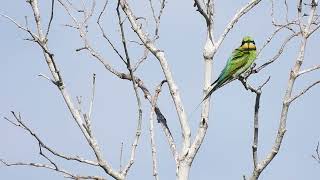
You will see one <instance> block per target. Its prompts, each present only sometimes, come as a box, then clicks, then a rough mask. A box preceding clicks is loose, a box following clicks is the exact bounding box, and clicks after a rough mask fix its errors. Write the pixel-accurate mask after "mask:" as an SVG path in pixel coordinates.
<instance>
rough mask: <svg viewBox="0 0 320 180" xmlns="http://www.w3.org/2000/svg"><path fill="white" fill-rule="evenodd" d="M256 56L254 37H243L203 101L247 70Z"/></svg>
mask: <svg viewBox="0 0 320 180" xmlns="http://www.w3.org/2000/svg"><path fill="white" fill-rule="evenodd" d="M256 57H257V51H256V45H255V42H254V40H253V38H252V37H250V36H245V37H244V38H243V39H242V43H241V45H240V47H238V48H237V49H235V50H233V52H232V54H231V57H230V58H229V59H228V61H227V64H226V66H225V67H224V68H223V70H222V71H221V73H220V75H219V77H218V78H217V80H215V81H214V82H213V83H212V84H211V85H210V87H209V88H210V91H209V93H208V94H207V95H206V96H205V97H204V98H203V100H202V102H203V101H204V100H206V99H207V98H208V97H210V96H211V94H212V93H213V92H214V91H215V90H217V89H218V88H220V87H221V86H223V85H225V84H226V83H229V82H230V81H232V80H234V79H236V78H238V77H239V76H240V75H241V74H242V73H244V72H246V71H247V70H248V68H249V67H250V66H251V65H252V63H253V61H254V60H255V59H256Z"/></svg>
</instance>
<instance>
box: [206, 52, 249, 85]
mask: <svg viewBox="0 0 320 180" xmlns="http://www.w3.org/2000/svg"><path fill="white" fill-rule="evenodd" d="M247 57H248V53H246V52H243V51H241V50H239V49H235V50H234V51H233V52H232V55H231V57H230V58H229V59H228V61H227V64H226V66H225V67H224V69H223V70H222V71H221V73H220V75H219V77H218V78H217V80H215V81H214V82H213V83H212V85H214V84H215V83H217V85H218V86H220V85H222V84H223V83H224V82H226V81H227V80H229V79H230V78H231V77H232V75H233V74H234V73H235V72H237V70H239V69H240V68H241V67H243V66H244V65H245V64H246V63H247V59H248V58H247Z"/></svg>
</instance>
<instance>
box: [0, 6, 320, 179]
mask: <svg viewBox="0 0 320 180" xmlns="http://www.w3.org/2000/svg"><path fill="white" fill-rule="evenodd" d="M155 2H158V1H155ZM39 3H40V10H41V13H42V21H43V23H45V24H47V22H48V17H49V14H50V11H49V10H50V4H49V3H48V2H44V1H43V2H42V1H41V2H39ZM74 3H75V4H79V2H77V1H74ZM129 3H130V5H132V8H133V10H134V12H135V13H136V16H145V17H150V16H151V11H150V9H149V6H148V1H146V0H145V1H136V2H134V1H130V2H129ZM246 3H247V1H244V0H241V1H240V0H239V1H232V2H231V1H230V2H229V1H217V2H216V8H215V10H216V17H215V23H214V27H215V28H214V35H215V37H219V36H220V35H221V33H222V32H223V30H224V28H225V26H226V25H227V24H228V22H229V21H230V19H232V17H233V16H234V14H235V12H237V10H238V9H240V8H241V7H242V6H243V5H245V4H246ZM290 3H292V2H290ZM102 4H103V2H102V1H98V2H97V6H96V13H95V14H94V16H93V17H92V19H91V20H90V23H89V29H88V31H89V37H90V41H91V43H92V44H93V46H94V47H95V48H96V49H98V51H99V52H100V53H101V54H103V56H104V57H106V59H108V61H109V62H110V63H111V64H112V65H113V67H115V68H116V69H118V70H119V71H124V72H127V71H126V67H125V65H124V64H123V63H122V61H121V60H120V59H119V58H118V57H117V56H116V54H115V53H114V52H113V50H112V49H111V48H110V46H109V45H108V44H107V42H106V41H105V40H104V39H103V38H102V36H101V33H100V32H99V29H98V26H97V24H96V23H95V22H96V19H97V17H98V15H99V12H100V11H101V9H102ZM281 4H283V1H278V3H277V6H276V9H275V10H276V11H275V17H277V18H278V21H279V22H284V20H285V16H284V12H285V7H284V6H283V5H281ZM295 7H296V5H295V4H294V3H293V4H289V8H290V13H289V18H294V17H295V16H296V15H295V14H296V10H295V9H294V8H295ZM55 8H56V12H55V16H54V19H53V22H52V29H51V31H50V34H49V48H50V49H51V50H52V52H53V53H54V54H55V58H56V63H57V65H58V66H59V68H60V71H61V74H62V75H63V77H64V80H65V83H66V87H67V89H68V90H69V92H70V94H71V96H72V99H73V101H74V102H76V97H77V96H81V97H82V105H81V107H82V110H83V111H84V112H87V111H88V107H89V101H90V95H91V87H92V74H93V73H95V74H96V77H97V79H96V96H95V102H94V106H93V113H92V127H93V130H94V134H95V136H96V138H97V140H98V143H99V145H100V146H101V149H102V151H103V155H104V157H105V159H106V160H107V161H108V162H109V163H110V164H111V165H112V167H114V168H115V169H119V167H120V164H121V165H122V166H124V165H125V164H126V163H127V161H128V158H129V156H130V148H131V144H132V142H133V138H134V134H135V128H136V122H137V107H136V101H135V96H134V91H133V89H132V83H131V82H129V81H125V80H120V79H118V78H117V77H115V76H114V75H112V74H111V73H110V72H108V71H107V70H106V69H105V68H104V67H103V66H102V65H101V64H100V63H99V62H98V61H96V60H95V59H94V58H92V57H91V56H90V55H89V54H88V53H87V52H85V51H83V52H76V51H75V50H76V49H77V48H81V47H83V44H82V42H81V39H80V37H79V34H78V32H77V31H75V30H74V29H72V28H68V27H66V26H65V24H68V23H71V20H70V18H69V17H68V15H67V14H66V12H65V11H64V10H63V9H62V7H61V6H60V5H59V4H58V3H56V6H55ZM0 12H1V13H4V14H6V15H9V16H10V17H12V18H14V19H16V20H17V21H18V22H20V23H21V24H24V22H25V18H24V17H25V16H27V17H28V24H29V26H30V28H31V29H33V30H34V23H33V19H32V11H31V9H30V7H29V6H28V4H27V3H25V2H24V1H23V2H22V1H16V0H13V1H4V2H2V6H1V7H0ZM318 12H319V10H318ZM115 15H116V14H115V4H114V3H110V5H109V6H108V7H107V13H106V14H105V15H104V21H103V26H104V28H105V30H106V32H107V34H108V35H109V37H110V39H111V40H112V41H113V42H114V43H115V45H116V46H117V47H119V48H121V41H120V39H119V28H118V27H117V24H116V23H117V20H116V16H115ZM0 27H1V31H0V32H1V33H0V39H1V41H0V51H1V60H0V81H1V82H2V86H1V90H0V117H1V120H0V142H1V145H0V158H2V159H6V160H7V161H9V162H40V163H48V162H47V161H46V160H45V159H44V158H43V157H41V156H40V155H39V151H38V145H37V142H36V141H35V140H34V139H33V138H32V137H31V136H30V135H29V134H28V133H26V132H24V131H23V130H22V129H19V128H17V127H14V126H13V125H12V124H10V123H8V122H7V121H6V120H4V119H3V118H2V117H8V118H11V119H12V118H13V117H12V116H11V114H10V111H15V112H20V113H21V116H22V118H23V121H24V122H25V123H26V124H28V126H29V127H30V128H32V129H33V130H34V131H35V132H36V133H37V134H38V135H39V136H40V137H41V138H42V140H43V141H44V142H45V143H46V144H47V145H49V146H51V147H54V149H56V150H57V151H59V152H63V153H64V154H68V155H79V156H82V157H85V158H87V159H94V155H93V152H92V151H91V149H90V148H89V147H88V145H87V143H86V141H85V139H84V137H83V135H82V134H81V132H80V130H79V129H78V126H77V125H76V123H75V122H74V120H73V119H72V117H71V115H70V113H69V111H68V109H67V107H66V105H65V104H64V101H63V98H62V96H61V95H60V93H59V91H58V90H57V88H56V87H55V86H54V85H52V83H50V82H49V81H47V80H46V79H44V78H41V77H39V76H38V75H39V74H44V75H47V76H50V72H49V70H48V68H47V65H46V63H45V60H44V58H43V55H42V52H41V50H40V49H39V47H38V46H37V45H36V44H35V43H32V42H30V41H25V40H23V39H24V38H27V37H28V35H27V34H26V33H25V32H23V31H21V30H19V29H17V28H16V27H15V26H14V25H13V24H12V23H10V22H8V21H7V20H6V19H4V18H0ZM125 28H126V32H127V33H128V39H130V40H136V41H137V40H138V39H137V36H136V35H135V34H134V32H132V30H130V26H129V25H128V23H126V24H125ZM144 28H147V29H148V32H149V34H152V33H153V30H154V23H153V22H152V21H151V20H150V19H149V21H148V22H147V23H145V24H144ZM205 28H206V26H205V23H204V20H203V18H202V17H201V16H200V15H199V13H198V12H196V9H195V8H194V7H193V1H168V2H167V4H166V8H165V10H164V13H163V16H162V19H161V25H160V39H159V40H158V41H157V46H158V47H159V48H160V49H161V50H163V51H164V52H165V53H166V57H167V59H168V63H169V65H170V68H171V70H172V73H173V76H174V79H175V81H176V83H177V85H178V87H179V90H180V93H181V97H182V101H183V103H184V105H185V109H186V111H187V112H191V111H192V110H193V109H194V108H195V106H196V105H197V104H198V103H199V102H200V101H201V97H202V84H203V59H202V49H203V45H204V42H205V37H206V34H205ZM273 31H274V27H273V26H272V24H271V18H270V2H269V1H262V2H261V3H260V4H259V5H258V6H256V7H255V8H254V9H253V10H252V11H250V12H249V13H248V14H246V15H245V16H244V17H243V18H242V19H241V20H240V21H239V22H238V23H237V24H236V26H235V27H234V28H233V29H232V30H231V31H230V33H229V34H228V36H227V37H226V39H225V41H224V42H223V43H222V44H221V47H220V48H219V50H218V52H217V54H216V55H215V57H214V67H213V68H214V72H213V75H212V76H213V79H215V77H217V76H218V74H219V73H220V71H221V69H222V68H223V66H224V65H225V62H226V60H227V58H228V57H229V55H230V53H231V52H232V49H234V48H236V47H237V46H239V44H240V43H241V39H242V37H243V36H245V35H250V36H252V37H254V39H255V42H256V45H257V47H258V49H259V47H261V46H262V44H263V43H264V42H265V40H266V39H267V38H268V36H270V35H271V33H272V32H273ZM287 36H288V31H284V32H282V33H280V34H279V35H277V36H276V37H275V39H274V41H273V42H272V43H270V45H269V46H268V47H267V48H266V49H265V50H264V51H263V52H262V53H261V56H259V57H258V59H257V60H256V63H257V64H258V65H261V64H263V63H264V62H266V61H267V60H268V59H270V58H271V57H273V56H274V54H275V53H276V52H277V50H278V49H279V47H280V45H281V42H283V40H284V39H285V38H286V37H287ZM319 38H320V35H319V32H317V33H315V34H314V35H313V36H312V37H311V38H310V41H309V42H308V45H307V51H306V55H305V61H304V64H303V65H302V69H305V68H308V67H311V66H313V65H317V64H319V61H318V58H317V57H318V56H317V54H316V53H317V50H318V49H319ZM299 42H300V41H299V38H296V39H294V40H293V41H292V42H290V44H289V45H288V46H287V47H286V48H285V51H284V53H283V54H282V55H281V56H280V58H279V59H278V60H277V61H276V62H275V63H273V64H272V65H270V66H268V67H267V68H265V69H264V70H263V71H261V72H260V73H258V74H255V75H253V76H251V77H250V78H249V82H250V83H251V84H252V85H255V86H257V85H259V84H261V83H262V82H264V81H265V80H266V79H267V78H268V77H269V76H270V77H271V78H270V82H269V83H268V84H267V85H266V86H265V87H264V88H263V93H262V97H261V106H260V116H259V117H260V121H259V123H260V129H259V133H260V134H259V149H258V158H259V160H261V159H264V158H265V156H266V154H267V153H268V152H269V151H270V150H271V147H272V145H273V143H274V139H275V136H276V132H277V128H278V124H279V117H280V111H281V106H282V99H283V96H284V93H285V89H286V85H287V81H288V78H289V72H290V69H291V68H292V66H293V64H294V61H295V59H296V57H297V55H298V48H299ZM129 47H130V49H129V53H130V55H131V57H132V59H133V61H134V62H137V60H138V59H139V57H141V55H142V54H143V49H141V47H139V46H138V45H137V44H135V43H129ZM121 52H123V51H121ZM136 74H137V75H138V76H139V77H142V79H143V80H144V83H145V84H146V86H147V87H148V88H149V90H150V91H151V92H152V93H153V92H154V90H155V87H156V86H157V85H158V84H159V83H160V82H161V81H162V80H163V79H164V75H163V72H162V71H161V67H160V66H159V63H158V61H157V60H156V59H155V58H154V57H152V56H149V58H148V59H147V60H146V61H145V62H144V63H143V64H142V65H141V66H140V68H139V69H138V70H137V72H136ZM319 77H320V72H319V71H318V72H316V71H315V72H312V73H309V74H306V75H304V76H302V77H301V78H299V79H297V81H296V84H295V86H294V94H297V93H299V92H300V91H301V90H302V89H304V87H306V86H307V85H309V84H310V83H312V82H314V81H316V80H319ZM319 96H320V87H319V86H316V87H314V88H313V89H312V90H310V91H309V92H308V93H307V94H305V95H304V96H302V97H301V98H300V99H298V100H297V101H296V102H294V103H292V105H291V106H290V109H289V114H288V121H287V132H286V134H285V137H284V140H283V143H282V146H281V149H280V152H279V154H278V155H277V156H276V157H275V158H274V160H273V161H272V162H271V163H270V165H269V166H268V167H267V168H266V169H265V170H264V171H263V173H262V174H261V176H260V179H261V180H269V179H290V180H300V179H318V178H320V164H318V163H317V162H316V161H315V160H314V159H312V157H311V155H312V154H314V153H315V148H316V145H317V142H318V141H319V140H320V134H319V127H320V121H319V120H320V119H319V117H320V112H319V110H318V109H319V108H318V107H319V105H320V104H319V100H318V99H319ZM140 97H141V99H142V104H143V106H142V109H143V119H142V135H141V138H140V142H139V145H138V149H137V155H136V160H135V163H134V165H133V166H132V168H131V169H130V172H129V175H128V179H130V180H138V179H141V178H143V179H152V178H153V177H152V161H151V148H150V136H149V115H150V104H149V103H148V102H147V100H145V99H144V98H143V94H142V93H141V92H140ZM254 100H255V95H254V94H252V93H251V92H249V91H246V90H245V89H244V87H243V86H242V85H241V83H240V82H239V81H234V82H232V83H230V84H228V85H227V86H225V87H223V88H221V89H219V90H218V91H216V92H215V93H214V94H213V95H212V98H211V102H210V103H211V109H210V119H209V128H208V132H207V135H206V137H205V140H204V142H203V144H202V146H201V148H200V150H199V152H198V154H197V156H196V158H195V160H194V162H193V164H192V168H191V171H190V179H191V180H193V179H208V178H210V179H241V178H242V176H243V175H246V176H247V177H248V176H249V175H250V174H251V172H252V166H253V163H252V155H251V154H252V152H251V146H252V141H253V110H254ZM158 105H159V107H160V108H161V110H162V112H163V113H164V115H165V116H166V118H167V121H168V125H169V127H170V130H171V131H172V134H173V136H174V138H175V140H176V142H177V145H178V148H180V146H179V144H180V143H181V132H180V126H179V122H178V118H177V114H176V112H175V108H174V106H173V102H172V99H171V97H170V93H169V91H168V87H167V85H164V86H163V90H162V92H161V95H160V97H159V101H158ZM199 115H200V111H199V110H198V111H197V112H196V114H195V115H193V116H192V117H190V118H189V123H190V128H191V131H192V137H194V135H195V132H196V129H197V128H198V123H199ZM155 134H156V135H155V136H156V143H157V152H158V158H157V159H158V163H159V169H158V171H159V177H160V179H175V164H174V159H173V158H172V155H171V153H170V150H169V146H168V144H167V141H166V139H165V136H164V134H163V132H162V130H161V127H160V125H159V124H157V123H156V124H155ZM122 143H123V160H122V162H120V160H119V157H120V149H121V144H122ZM53 159H54V160H55V162H57V164H59V166H60V167H62V168H64V169H66V170H69V171H71V172H75V173H83V174H84V175H101V176H104V177H106V178H107V179H110V177H108V176H105V174H104V172H103V171H102V170H100V169H96V168H93V167H87V166H84V165H79V164H78V163H74V162H68V161H64V160H61V159H58V158H53ZM17 172H18V173H17ZM0 179H12V180H16V179H47V180H58V179H64V177H63V176H62V175H61V174H58V173H56V172H51V171H49V170H46V169H38V168H31V167H5V166H2V165H0Z"/></svg>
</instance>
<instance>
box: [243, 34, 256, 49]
mask: <svg viewBox="0 0 320 180" xmlns="http://www.w3.org/2000/svg"><path fill="white" fill-rule="evenodd" d="M240 48H241V49H243V50H245V51H250V50H256V43H255V42H254V40H253V38H252V37H250V36H245V37H244V38H243V39H242V43H241V46H240Z"/></svg>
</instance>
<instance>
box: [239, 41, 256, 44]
mask: <svg viewBox="0 0 320 180" xmlns="http://www.w3.org/2000/svg"><path fill="white" fill-rule="evenodd" d="M245 43H253V44H256V43H255V42H254V41H252V40H248V41H242V44H245Z"/></svg>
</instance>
